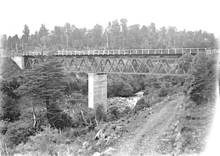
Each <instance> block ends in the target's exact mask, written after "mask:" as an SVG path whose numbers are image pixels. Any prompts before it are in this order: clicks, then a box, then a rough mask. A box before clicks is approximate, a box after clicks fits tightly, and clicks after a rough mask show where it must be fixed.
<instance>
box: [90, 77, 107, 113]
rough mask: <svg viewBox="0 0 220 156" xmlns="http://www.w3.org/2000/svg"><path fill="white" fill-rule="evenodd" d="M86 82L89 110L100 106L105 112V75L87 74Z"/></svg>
mask: <svg viewBox="0 0 220 156" xmlns="http://www.w3.org/2000/svg"><path fill="white" fill-rule="evenodd" d="M88 81H89V83H88V87H89V89H88V90H89V94H88V102H89V108H93V109H95V108H96V106H97V105H98V104H101V105H103V107H104V110H105V112H107V74H95V73H88Z"/></svg>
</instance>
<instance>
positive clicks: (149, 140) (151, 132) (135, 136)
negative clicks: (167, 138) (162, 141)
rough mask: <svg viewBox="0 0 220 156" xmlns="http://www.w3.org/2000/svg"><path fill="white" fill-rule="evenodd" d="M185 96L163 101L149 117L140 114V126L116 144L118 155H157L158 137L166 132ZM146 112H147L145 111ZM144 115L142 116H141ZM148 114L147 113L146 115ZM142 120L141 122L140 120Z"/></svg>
mask: <svg viewBox="0 0 220 156" xmlns="http://www.w3.org/2000/svg"><path fill="white" fill-rule="evenodd" d="M182 100H183V97H177V98H175V99H174V100H172V101H168V102H162V103H161V104H159V105H160V106H155V107H159V109H157V110H155V112H154V114H152V115H150V117H149V118H144V117H142V116H143V115H142V114H140V115H139V117H138V118H139V119H137V121H136V123H137V125H138V128H137V129H136V130H135V131H134V132H133V133H129V134H127V135H126V136H124V138H123V139H122V140H121V141H119V142H118V143H117V145H116V146H115V147H116V148H117V147H118V148H117V149H118V152H117V154H116V155H117V156H136V155H137V156H139V155H141V156H143V155H147V156H149V155H157V154H156V153H155V149H156V148H157V141H158V138H159V137H160V136H161V135H162V134H163V132H165V130H166V129H167V128H168V126H169V125H170V123H171V122H172V120H173V118H174V116H175V114H176V109H177V107H178V106H179V105H180V104H181V102H182ZM144 113H145V114H146V112H144ZM141 115H142V116H141ZM145 116H146V115H145ZM138 120H139V121H140V124H138V122H139V121H138Z"/></svg>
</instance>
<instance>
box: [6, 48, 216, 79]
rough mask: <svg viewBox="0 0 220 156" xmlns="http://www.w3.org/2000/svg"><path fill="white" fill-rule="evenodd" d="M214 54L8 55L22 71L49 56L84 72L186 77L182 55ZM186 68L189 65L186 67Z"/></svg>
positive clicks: (190, 50)
mask: <svg viewBox="0 0 220 156" xmlns="http://www.w3.org/2000/svg"><path fill="white" fill-rule="evenodd" d="M203 52H205V53H208V54H213V53H216V52H217V50H208V49H206V48H176V49H129V50H86V51H64V50H63V51H54V52H49V51H44V52H23V53H16V52H12V53H8V54H7V56H8V57H12V58H15V57H23V60H24V68H33V67H35V66H37V65H39V64H41V63H43V62H45V61H46V58H47V56H48V55H53V56H55V57H58V58H59V59H60V61H61V62H62V63H63V65H64V67H65V68H66V69H67V70H70V71H72V72H85V73H97V74H101V73H103V74H104V73H112V74H139V75H170V76H187V75H188V71H189V70H185V69H182V68H181V66H182V65H183V63H185V62H183V60H182V59H181V56H182V55H183V54H187V53H188V54H191V55H193V56H194V55H196V54H198V53H203ZM187 66H188V69H190V68H191V65H189V64H188V65H187Z"/></svg>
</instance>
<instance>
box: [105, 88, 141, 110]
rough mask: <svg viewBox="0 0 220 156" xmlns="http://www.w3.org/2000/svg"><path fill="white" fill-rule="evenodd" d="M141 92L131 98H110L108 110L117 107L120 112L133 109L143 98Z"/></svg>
mask: <svg viewBox="0 0 220 156" xmlns="http://www.w3.org/2000/svg"><path fill="white" fill-rule="evenodd" d="M143 93H144V92H143V91H140V92H138V93H136V94H134V95H133V96H131V97H112V98H108V108H111V107H117V108H118V110H119V111H120V112H122V111H123V110H125V109H126V107H129V108H130V109H133V108H134V106H135V105H136V103H137V101H138V100H139V99H140V98H141V97H143Z"/></svg>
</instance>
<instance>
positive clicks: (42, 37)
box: [2, 19, 217, 51]
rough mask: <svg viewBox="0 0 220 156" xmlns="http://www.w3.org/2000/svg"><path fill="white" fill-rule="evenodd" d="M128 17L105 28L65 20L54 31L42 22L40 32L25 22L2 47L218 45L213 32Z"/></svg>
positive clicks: (97, 47) (118, 47)
mask: <svg viewBox="0 0 220 156" xmlns="http://www.w3.org/2000/svg"><path fill="white" fill-rule="evenodd" d="M127 23H128V20H127V19H121V20H120V21H118V20H114V21H112V22H109V23H108V25H107V27H106V28H103V26H101V25H99V24H96V25H95V26H94V27H93V28H92V29H86V28H77V27H76V26H75V25H72V24H70V23H66V24H65V25H64V26H55V27H54V29H53V30H51V31H50V30H49V29H47V27H46V26H45V25H44V24H42V25H41V27H40V29H39V31H36V32H35V33H33V34H31V33H30V29H29V27H28V26H27V25H24V29H23V35H22V36H21V37H18V35H17V34H15V35H14V36H6V35H4V36H3V38H2V43H3V44H2V47H3V49H5V50H8V51H10V50H18V51H26V50H36V51H39V50H62V49H67V50H89V49H90V50H91V49H133V48H142V49H144V48H145V49H151V48H153V49H155V48H217V42H216V40H217V39H216V38H215V36H214V34H213V33H208V32H206V31H202V30H198V31H186V30H177V28H176V27H174V26H170V27H162V28H159V29H158V28H156V25H155V24H154V23H151V24H150V25H149V26H145V25H143V26H140V25H139V24H135V25H130V26H128V24H127Z"/></svg>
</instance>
